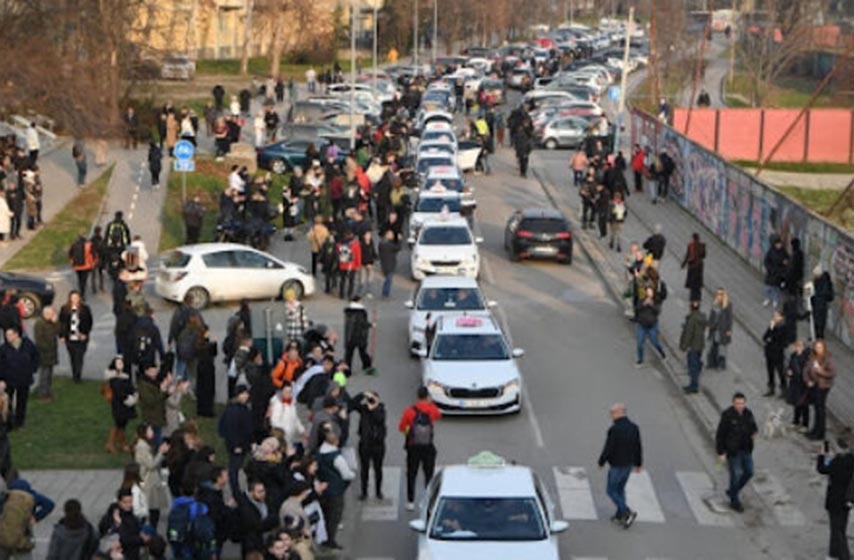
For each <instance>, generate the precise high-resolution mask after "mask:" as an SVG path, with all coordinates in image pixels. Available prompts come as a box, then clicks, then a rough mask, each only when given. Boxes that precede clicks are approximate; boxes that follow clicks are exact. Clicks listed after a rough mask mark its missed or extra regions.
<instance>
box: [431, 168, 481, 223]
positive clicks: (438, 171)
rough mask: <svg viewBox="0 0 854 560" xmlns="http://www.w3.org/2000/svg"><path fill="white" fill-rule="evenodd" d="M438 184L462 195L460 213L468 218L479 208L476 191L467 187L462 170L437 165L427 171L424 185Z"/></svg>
mask: <svg viewBox="0 0 854 560" xmlns="http://www.w3.org/2000/svg"><path fill="white" fill-rule="evenodd" d="M436 183H439V184H441V185H442V186H443V187H445V188H446V189H448V190H452V191H456V192H458V193H460V194H461V195H462V202H461V204H462V208H461V209H460V213H461V214H462V215H463V216H468V215H470V214H471V213H472V212H474V210H475V208H477V201H476V200H475V198H474V189H473V188H472V187H469V186H468V185H466V181H465V179H464V178H463V175H462V173H460V169H459V168H458V167H456V166H453V165H437V166H434V167H430V168H429V169H428V170H427V176H426V177H425V178H424V184H425V185H427V186H428V187H433V186H434V185H435V184H436Z"/></svg>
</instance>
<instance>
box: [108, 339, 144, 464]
mask: <svg viewBox="0 0 854 560" xmlns="http://www.w3.org/2000/svg"><path fill="white" fill-rule="evenodd" d="M104 380H105V381H106V382H107V383H108V384H109V386H110V394H111V395H112V398H111V399H110V413H111V414H112V416H113V427H112V428H110V437H109V439H108V440H107V444H106V445H105V446H104V449H105V450H106V451H107V453H115V452H116V449H115V447H116V445H118V446H119V449H121V450H122V451H130V448H129V447H128V445H127V435H126V434H125V429H126V428H127V425H128V422H130V421H131V420H132V419H134V418H136V401H137V400H138V396H137V394H136V387H134V386H133V382H132V381H131V380H130V375H129V374H128V373H127V371H126V368H125V362H124V358H122V356H116V357H115V358H113V361H112V362H110V365H109V367H108V368H107V371H105V372H104Z"/></svg>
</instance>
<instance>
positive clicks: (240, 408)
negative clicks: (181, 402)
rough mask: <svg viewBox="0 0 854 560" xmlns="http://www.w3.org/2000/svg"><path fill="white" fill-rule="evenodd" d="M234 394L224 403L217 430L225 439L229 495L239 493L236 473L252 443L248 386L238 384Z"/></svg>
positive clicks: (238, 471)
mask: <svg viewBox="0 0 854 560" xmlns="http://www.w3.org/2000/svg"><path fill="white" fill-rule="evenodd" d="M234 392H235V396H234V398H233V399H231V401H229V403H228V405H226V407H225V410H224V411H223V413H222V416H220V418H219V425H218V428H217V432H218V433H219V436H220V437H221V438H222V439H224V440H225V449H226V451H228V482H229V485H230V486H231V495H232V496H237V495H239V494H240V481H239V478H238V475H239V473H240V468H241V467H242V466H243V462H244V460H245V459H246V456H247V454H248V453H249V447H250V446H251V445H252V432H253V425H252V411H251V410H250V409H249V387H247V386H246V385H238V386H237V387H235V388H234Z"/></svg>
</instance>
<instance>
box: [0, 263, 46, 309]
mask: <svg viewBox="0 0 854 560" xmlns="http://www.w3.org/2000/svg"><path fill="white" fill-rule="evenodd" d="M7 290H16V291H17V292H18V301H19V302H20V304H21V312H22V314H23V316H24V319H29V318H30V317H33V316H35V315H36V314H37V313H38V312H39V311H40V310H41V309H42V308H43V307H44V306H46V305H50V304H52V303H53V298H54V296H55V294H56V292H55V291H54V289H53V284H52V283H50V282H47V281H45V280H44V279H42V278H38V277H36V276H29V275H27V274H17V273H15V272H0V292H6V291H7Z"/></svg>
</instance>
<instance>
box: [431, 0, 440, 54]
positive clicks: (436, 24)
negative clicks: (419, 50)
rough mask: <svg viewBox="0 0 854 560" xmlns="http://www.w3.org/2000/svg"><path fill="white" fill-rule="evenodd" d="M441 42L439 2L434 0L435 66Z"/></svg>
mask: <svg viewBox="0 0 854 560" xmlns="http://www.w3.org/2000/svg"><path fill="white" fill-rule="evenodd" d="M438 42H439V0H433V61H432V62H433V65H435V64H436V48H437V44H438Z"/></svg>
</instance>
